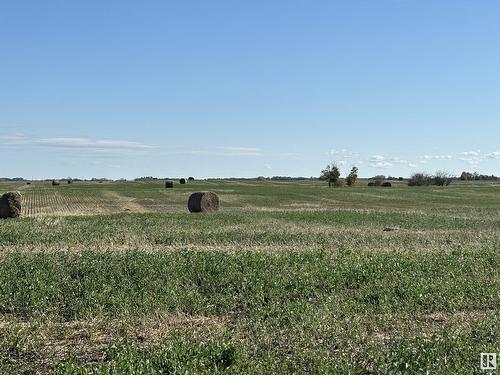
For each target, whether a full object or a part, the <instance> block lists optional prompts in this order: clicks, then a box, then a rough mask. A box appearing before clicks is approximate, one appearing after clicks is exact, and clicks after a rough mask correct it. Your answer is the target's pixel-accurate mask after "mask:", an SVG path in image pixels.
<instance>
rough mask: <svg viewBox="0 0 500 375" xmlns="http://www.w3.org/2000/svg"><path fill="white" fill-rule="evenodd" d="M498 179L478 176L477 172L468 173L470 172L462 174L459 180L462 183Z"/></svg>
mask: <svg viewBox="0 0 500 375" xmlns="http://www.w3.org/2000/svg"><path fill="white" fill-rule="evenodd" d="M498 179H499V177H497V176H495V175H491V176H488V175H485V174H479V173H477V172H474V173H470V172H465V171H464V172H462V174H461V175H460V180H462V181H496V180H498Z"/></svg>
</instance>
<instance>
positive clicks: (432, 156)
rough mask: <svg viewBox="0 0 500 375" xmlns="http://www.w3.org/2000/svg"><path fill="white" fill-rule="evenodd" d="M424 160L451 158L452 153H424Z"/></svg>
mask: <svg viewBox="0 0 500 375" xmlns="http://www.w3.org/2000/svg"><path fill="white" fill-rule="evenodd" d="M423 158H424V159H425V160H452V159H453V155H424V156H423Z"/></svg>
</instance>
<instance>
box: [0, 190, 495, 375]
mask: <svg viewBox="0 0 500 375" xmlns="http://www.w3.org/2000/svg"><path fill="white" fill-rule="evenodd" d="M0 186H1V188H2V191H9V190H17V191H20V192H21V194H22V195H23V198H24V205H23V217H21V218H20V219H16V220H2V221H0V344H1V345H0V373H26V374H31V373H55V374H155V373H164V374H171V373H172V374H174V373H182V374H184V373H236V374H240V373H249V374H250V373H251V374H253V373H262V374H267V373H269V374H271V373H304V374H306V373H307V374H310V373H328V372H330V373H346V374H347V373H350V374H387V373H394V374H396V373H426V372H427V371H428V372H429V373H432V374H435V373H438V374H450V373H456V374H460V373H464V374H473V373H478V372H479V371H480V370H479V364H480V362H479V356H480V353H481V352H500V328H499V327H500V324H499V323H500V314H499V310H498V309H499V307H500V273H499V272H498V270H499V269H500V185H498V184H490V183H472V182H470V183H456V184H452V185H450V186H448V187H445V188H439V187H415V188H413V187H412V188H410V187H407V186H405V185H403V184H398V183H395V184H394V186H393V187H392V188H380V187H366V182H365V181H360V182H359V183H358V187H353V188H348V187H342V188H332V189H329V188H328V187H327V186H325V184H324V183H319V182H315V181H307V182H294V183H288V182H282V183H277V182H271V181H259V182H256V181H195V182H193V183H188V184H186V185H179V184H176V185H175V187H174V189H165V188H164V187H163V183H162V182H161V181H158V182H119V183H118V182H116V183H102V184H98V183H80V182H75V183H73V184H70V185H65V184H61V185H60V186H51V185H50V184H42V183H36V182H35V183H34V184H32V185H21V184H7V183H2V184H0ZM204 190H210V191H214V192H216V193H217V194H218V195H219V197H220V200H221V208H220V211H219V212H217V213H215V214H211V215H204V214H189V213H188V211H187V199H188V197H189V195H190V194H191V193H192V192H194V191H204Z"/></svg>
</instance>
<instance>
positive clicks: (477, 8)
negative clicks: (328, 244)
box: [0, 0, 500, 178]
mask: <svg viewBox="0 0 500 375" xmlns="http://www.w3.org/2000/svg"><path fill="white" fill-rule="evenodd" d="M499 14H500V2H498V1H458V0H457V1H396V0H394V1H383V0H381V1H342V2H337V1H257V0H253V1H246V2H237V1H217V0H214V1H189V2H187V1H124V0H121V1H80V2H69V1H50V0H47V1H10V2H2V4H1V5H0V157H1V158H2V160H3V161H4V163H2V167H1V168H0V176H9V177H14V176H23V177H32V176H33V177H35V178H59V177H66V176H72V177H110V178H120V177H125V178H133V177H137V176H144V175H155V176H171V177H177V176H191V175H193V176H196V177H230V176H239V177H250V176H258V175H264V176H273V175H293V176H317V175H318V174H319V171H320V170H321V169H322V168H323V167H324V166H325V165H326V164H327V163H328V162H329V161H336V162H337V163H338V164H339V165H340V166H341V170H342V172H343V173H345V172H346V171H347V170H348V169H349V168H350V167H351V166H352V165H354V164H355V165H357V166H358V167H359V170H360V175H361V176H373V175H375V174H385V175H397V176H400V175H402V176H407V175H409V174H411V173H412V172H416V171H427V172H434V171H436V170H446V171H450V172H452V173H457V174H458V173H460V172H461V171H462V170H468V171H479V172H481V173H487V174H492V173H494V174H497V175H499V174H500V126H499V125H500V124H499V123H500V70H499V67H500V22H498V15H499Z"/></svg>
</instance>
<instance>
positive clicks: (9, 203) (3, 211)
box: [0, 191, 22, 219]
mask: <svg viewBox="0 0 500 375" xmlns="http://www.w3.org/2000/svg"><path fill="white" fill-rule="evenodd" d="M21 202H22V196H21V194H20V193H18V192H17V191H10V192H7V193H5V194H4V195H2V197H0V218H1V219H7V218H16V217H19V216H21Z"/></svg>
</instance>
